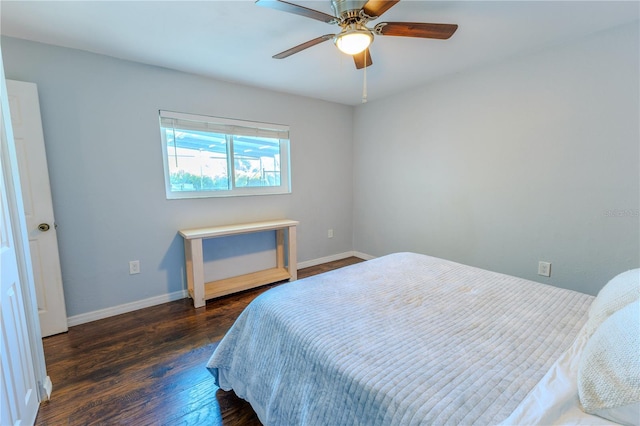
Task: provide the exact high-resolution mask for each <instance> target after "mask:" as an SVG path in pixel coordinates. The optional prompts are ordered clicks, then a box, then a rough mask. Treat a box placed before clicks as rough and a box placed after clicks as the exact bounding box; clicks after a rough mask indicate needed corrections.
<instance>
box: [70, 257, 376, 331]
mask: <svg viewBox="0 0 640 426" xmlns="http://www.w3.org/2000/svg"><path fill="white" fill-rule="evenodd" d="M351 256H355V257H359V258H360V259H364V260H371V259H373V258H374V257H375V256H371V255H368V254H365V253H360V252H357V251H346V252H344V253H338V254H334V255H331V256H326V257H321V258H318V259H313V260H307V261H304V262H300V263H298V269H302V268H308V267H310V266H316V265H320V264H323V263H327V262H333V261H335V260H341V259H346V258H347V257H351ZM185 297H189V293H188V292H187V290H186V289H185V290H180V291H174V292H173V293H168V294H162V295H160V296H154V297H150V298H148V299H143V300H138V301H136V302H130V303H125V304H123V305H118V306H113V307H111V308H105V309H99V310H97V311H93V312H87V313H85V314H80V315H74V316H72V317H68V318H67V325H68V326H69V327H73V326H74V325H80V324H85V323H88V322H91V321H97V320H100V319H104V318H109V317H113V316H116V315H120V314H126V313H127V312H133V311H137V310H138V309H144V308H149V307H151V306H156V305H161V304H163V303H167V302H173V301H174V300H180V299H184V298H185Z"/></svg>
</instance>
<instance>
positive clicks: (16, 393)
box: [0, 77, 39, 425]
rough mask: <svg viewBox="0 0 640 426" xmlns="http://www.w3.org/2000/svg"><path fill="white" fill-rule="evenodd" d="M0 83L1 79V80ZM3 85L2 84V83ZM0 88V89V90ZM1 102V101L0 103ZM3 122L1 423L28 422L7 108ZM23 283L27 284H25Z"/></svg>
mask: <svg viewBox="0 0 640 426" xmlns="http://www.w3.org/2000/svg"><path fill="white" fill-rule="evenodd" d="M3 79H4V77H3ZM0 83H1V82H0ZM2 85H3V84H2ZM0 90H1V89H0ZM2 105H4V104H2ZM0 113H1V115H2V125H1V127H2V128H1V129H0V137H1V138H2V141H1V142H2V144H1V146H2V149H0V153H1V155H0V204H1V206H0V265H1V267H0V270H1V271H2V272H1V273H0V275H1V276H2V286H1V290H2V291H1V293H0V302H1V305H2V310H1V311H0V317H1V320H2V325H1V326H0V331H1V332H2V334H1V335H0V354H2V356H1V357H0V363H1V367H2V368H1V369H0V376H1V380H0V386H2V387H1V388H0V395H1V396H0V400H1V405H0V424H2V425H17V424H25V425H30V424H33V423H34V422H35V419H36V415H37V413H38V406H39V401H38V388H37V381H36V375H35V369H34V364H33V359H32V356H31V347H30V343H29V342H30V340H29V331H28V326H27V317H26V313H25V303H24V300H23V293H22V288H21V285H22V283H21V281H20V272H19V268H18V257H17V252H16V246H15V244H14V237H13V227H12V222H11V215H10V214H9V204H8V199H7V193H8V191H7V190H8V185H6V184H5V182H6V180H5V179H8V178H5V173H11V171H10V168H9V167H8V165H7V150H6V147H7V146H8V145H7V137H9V136H8V135H7V132H6V128H5V117H8V114H7V111H6V107H5V108H0ZM25 285H26V284H25Z"/></svg>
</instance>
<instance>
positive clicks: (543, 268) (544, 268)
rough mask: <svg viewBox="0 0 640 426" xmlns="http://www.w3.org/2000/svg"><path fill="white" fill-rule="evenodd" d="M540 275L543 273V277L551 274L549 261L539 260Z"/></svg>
mask: <svg viewBox="0 0 640 426" xmlns="http://www.w3.org/2000/svg"><path fill="white" fill-rule="evenodd" d="M538 275H542V276H543V277H550V276H551V263H549V262H543V261H540V262H538Z"/></svg>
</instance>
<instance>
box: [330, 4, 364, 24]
mask: <svg viewBox="0 0 640 426" xmlns="http://www.w3.org/2000/svg"><path fill="white" fill-rule="evenodd" d="M366 3H367V0H331V8H332V9H333V12H334V13H335V15H336V16H337V17H338V18H339V19H340V22H341V23H346V24H349V23H357V22H359V21H360V20H361V18H362V16H361V14H360V11H361V10H362V8H363V7H364V5H365V4H366Z"/></svg>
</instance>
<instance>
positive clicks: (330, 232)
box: [327, 229, 333, 238]
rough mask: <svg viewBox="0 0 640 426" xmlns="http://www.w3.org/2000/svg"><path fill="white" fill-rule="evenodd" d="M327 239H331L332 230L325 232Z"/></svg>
mask: <svg viewBox="0 0 640 426" xmlns="http://www.w3.org/2000/svg"><path fill="white" fill-rule="evenodd" d="M327 238H333V229H329V230H328V231H327Z"/></svg>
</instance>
